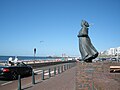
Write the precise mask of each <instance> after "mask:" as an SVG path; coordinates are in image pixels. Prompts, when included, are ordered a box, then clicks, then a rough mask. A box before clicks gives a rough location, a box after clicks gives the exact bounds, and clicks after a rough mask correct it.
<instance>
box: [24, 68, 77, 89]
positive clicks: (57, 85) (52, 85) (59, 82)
mask: <svg viewBox="0 0 120 90" xmlns="http://www.w3.org/2000/svg"><path fill="white" fill-rule="evenodd" d="M23 90H76V67H72V68H71V69H69V70H67V71H65V72H63V73H61V74H58V75H56V76H55V77H51V78H50V79H46V80H43V81H39V82H37V83H36V84H35V85H33V86H29V87H26V88H24V89H23Z"/></svg>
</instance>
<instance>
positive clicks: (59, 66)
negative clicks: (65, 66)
mask: <svg viewBox="0 0 120 90" xmlns="http://www.w3.org/2000/svg"><path fill="white" fill-rule="evenodd" d="M58 74H60V66H58Z"/></svg>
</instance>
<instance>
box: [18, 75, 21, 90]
mask: <svg viewBox="0 0 120 90" xmlns="http://www.w3.org/2000/svg"><path fill="white" fill-rule="evenodd" d="M18 90H21V77H20V75H18Z"/></svg>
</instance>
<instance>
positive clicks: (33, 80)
mask: <svg viewBox="0 0 120 90" xmlns="http://www.w3.org/2000/svg"><path fill="white" fill-rule="evenodd" d="M32 84H35V75H34V71H32Z"/></svg>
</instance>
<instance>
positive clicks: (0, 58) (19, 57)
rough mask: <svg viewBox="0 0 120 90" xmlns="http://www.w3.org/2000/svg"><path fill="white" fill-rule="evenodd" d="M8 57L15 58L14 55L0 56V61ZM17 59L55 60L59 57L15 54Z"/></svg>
mask: <svg viewBox="0 0 120 90" xmlns="http://www.w3.org/2000/svg"><path fill="white" fill-rule="evenodd" d="M10 57H12V58H13V60H14V59H15V57H16V56H0V62H6V61H7V60H8V59H9V58H10ZM17 58H18V60H22V61H24V60H25V61H27V60H56V59H61V57H51V56H49V57H38V56H35V57H34V56H17Z"/></svg>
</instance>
